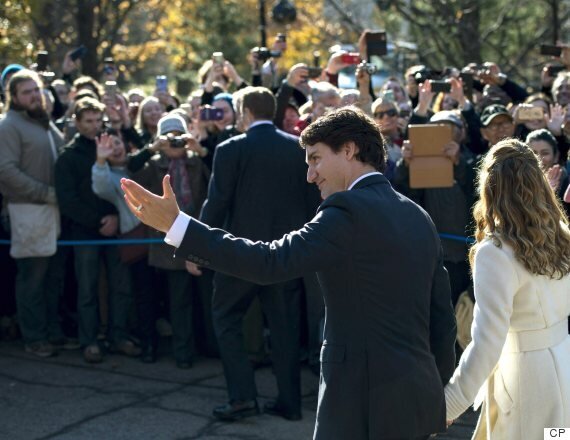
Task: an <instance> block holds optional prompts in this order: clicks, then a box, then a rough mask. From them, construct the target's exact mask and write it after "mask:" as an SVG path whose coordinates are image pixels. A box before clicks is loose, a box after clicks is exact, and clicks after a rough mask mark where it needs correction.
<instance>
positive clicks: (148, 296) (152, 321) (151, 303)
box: [129, 258, 158, 347]
mask: <svg viewBox="0 0 570 440" xmlns="http://www.w3.org/2000/svg"><path fill="white" fill-rule="evenodd" d="M154 270H155V269H154V268H153V267H150V266H149V265H148V263H147V260H146V258H144V259H142V260H139V261H137V262H135V263H132V264H131V265H129V271H130V273H131V286H132V291H133V295H134V297H135V303H136V308H137V319H138V330H139V337H140V339H141V343H142V346H143V347H147V346H149V345H150V346H153V347H156V345H157V342H158V333H157V331H156V319H157V310H158V301H157V299H156V293H155V290H154V287H155V286H154Z"/></svg>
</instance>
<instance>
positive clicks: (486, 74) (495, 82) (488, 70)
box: [479, 61, 506, 86]
mask: <svg viewBox="0 0 570 440" xmlns="http://www.w3.org/2000/svg"><path fill="white" fill-rule="evenodd" d="M479 80H480V81H481V82H482V83H485V84H489V85H492V86H502V85H503V84H504V83H505V80H506V76H505V75H504V74H502V73H501V69H500V68H499V66H498V65H497V64H496V63H492V62H490V61H487V62H486V63H484V64H483V70H482V71H480V72H479Z"/></svg>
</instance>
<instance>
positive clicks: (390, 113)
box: [374, 108, 398, 119]
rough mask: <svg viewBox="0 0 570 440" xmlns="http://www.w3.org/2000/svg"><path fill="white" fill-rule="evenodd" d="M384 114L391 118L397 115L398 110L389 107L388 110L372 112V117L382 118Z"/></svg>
mask: <svg viewBox="0 0 570 440" xmlns="http://www.w3.org/2000/svg"><path fill="white" fill-rule="evenodd" d="M384 115H386V116H389V117H391V118H393V117H394V116H398V110H396V109H395V108H391V109H390V110H386V111H384V112H376V113H374V117H375V118H377V119H382V118H383V117H384Z"/></svg>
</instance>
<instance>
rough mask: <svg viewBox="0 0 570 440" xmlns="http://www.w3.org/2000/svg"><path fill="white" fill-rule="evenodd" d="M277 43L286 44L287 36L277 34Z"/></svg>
mask: <svg viewBox="0 0 570 440" xmlns="http://www.w3.org/2000/svg"><path fill="white" fill-rule="evenodd" d="M277 41H279V42H280V43H287V35H285V34H277Z"/></svg>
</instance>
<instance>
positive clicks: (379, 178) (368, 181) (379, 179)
mask: <svg viewBox="0 0 570 440" xmlns="http://www.w3.org/2000/svg"><path fill="white" fill-rule="evenodd" d="M377 183H390V182H389V181H388V179H386V177H385V176H384V174H372V175H371V176H368V177H365V178H364V179H362V180H360V181H359V182H357V184H356V185H354V187H353V188H352V189H353V190H354V189H360V188H364V187H366V186H369V185H375V184H377Z"/></svg>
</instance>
